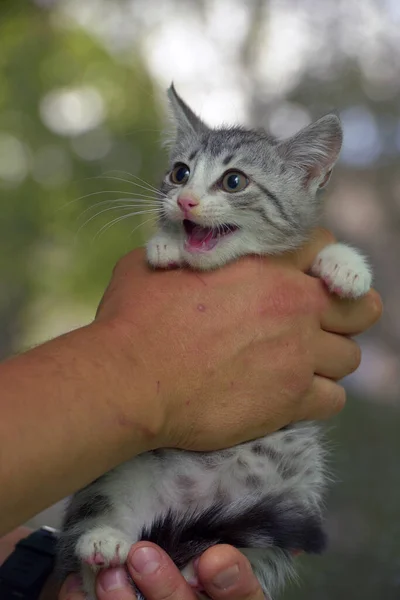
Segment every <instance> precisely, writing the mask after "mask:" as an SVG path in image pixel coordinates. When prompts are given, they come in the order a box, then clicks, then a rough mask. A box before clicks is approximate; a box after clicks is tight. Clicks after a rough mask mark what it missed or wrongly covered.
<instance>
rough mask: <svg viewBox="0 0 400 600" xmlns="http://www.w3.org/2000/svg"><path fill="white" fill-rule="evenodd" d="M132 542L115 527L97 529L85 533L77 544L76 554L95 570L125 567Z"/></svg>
mask: <svg viewBox="0 0 400 600" xmlns="http://www.w3.org/2000/svg"><path fill="white" fill-rule="evenodd" d="M130 547H131V541H130V540H128V538H127V537H126V536H124V534H123V533H121V532H120V531H118V529H114V528H113V527H108V526H104V527H96V528H94V529H91V530H89V531H88V532H86V533H84V534H83V535H82V536H81V537H80V538H79V540H78V542H77V544H76V554H77V556H79V558H80V559H81V560H82V561H83V562H84V563H86V564H87V565H90V566H91V567H93V568H96V567H116V566H118V565H123V564H124V563H125V561H126V558H127V556H128V552H129V550H130Z"/></svg>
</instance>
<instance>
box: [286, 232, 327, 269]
mask: <svg viewBox="0 0 400 600" xmlns="http://www.w3.org/2000/svg"><path fill="white" fill-rule="evenodd" d="M335 241H336V239H335V236H334V235H333V234H332V233H331V232H330V231H328V230H327V229H322V228H319V229H315V230H314V231H313V232H312V233H311V235H310V238H309V240H308V241H307V242H306V243H305V244H304V246H302V247H301V248H299V249H297V250H293V251H292V252H286V253H285V254H284V255H283V256H282V260H283V261H284V262H286V263H287V262H289V263H291V264H293V265H294V266H295V267H297V268H298V269H300V270H301V271H303V272H304V273H306V272H308V271H309V270H310V269H311V266H312V264H313V263H314V261H315V258H316V256H317V254H318V253H319V252H321V250H323V248H325V246H329V245H330V244H334V243H335Z"/></svg>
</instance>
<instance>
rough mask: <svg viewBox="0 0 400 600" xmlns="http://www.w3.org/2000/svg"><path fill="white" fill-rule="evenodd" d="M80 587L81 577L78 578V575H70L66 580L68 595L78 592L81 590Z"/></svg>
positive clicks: (81, 583)
mask: <svg viewBox="0 0 400 600" xmlns="http://www.w3.org/2000/svg"><path fill="white" fill-rule="evenodd" d="M82 585H83V582H82V577H80V576H79V575H71V576H70V577H68V579H67V585H66V590H67V592H68V594H69V593H70V592H79V591H81V589H82Z"/></svg>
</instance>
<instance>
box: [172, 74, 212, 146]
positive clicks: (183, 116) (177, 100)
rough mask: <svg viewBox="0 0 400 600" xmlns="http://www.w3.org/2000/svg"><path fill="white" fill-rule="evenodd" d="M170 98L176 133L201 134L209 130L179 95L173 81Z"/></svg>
mask: <svg viewBox="0 0 400 600" xmlns="http://www.w3.org/2000/svg"><path fill="white" fill-rule="evenodd" d="M168 98H169V105H170V107H171V112H172V119H173V122H174V124H175V127H176V135H179V134H192V135H193V134H195V135H199V134H201V133H203V132H205V131H207V130H208V127H207V125H205V124H204V123H203V121H202V120H201V119H200V118H199V117H198V116H197V115H196V114H195V113H194V112H193V111H192V109H191V108H189V106H188V105H187V104H186V103H185V102H184V101H183V100H182V98H181V97H180V96H179V94H178V93H177V91H176V89H175V86H174V84H173V83H171V86H170V88H169V89H168Z"/></svg>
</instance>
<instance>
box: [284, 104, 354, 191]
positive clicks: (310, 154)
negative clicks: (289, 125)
mask: <svg viewBox="0 0 400 600" xmlns="http://www.w3.org/2000/svg"><path fill="white" fill-rule="evenodd" d="M342 141H343V132H342V126H341V124H340V120H339V118H338V117H336V116H335V115H327V116H325V117H322V118H321V119H319V120H318V121H316V122H315V123H312V124H311V125H309V126H308V127H305V128H304V129H302V130H301V131H299V132H298V133H296V135H294V136H293V137H291V138H289V139H288V140H284V141H283V142H281V143H280V144H279V145H278V147H277V150H278V152H279V154H280V155H281V157H282V158H283V159H284V161H285V162H287V163H289V164H290V165H292V166H293V167H295V168H297V169H300V170H302V171H303V172H304V180H303V183H304V185H305V187H314V188H315V189H319V188H322V187H324V186H325V185H326V184H327V183H328V181H329V178H330V175H331V173H332V169H333V166H334V164H335V162H336V161H337V159H338V156H339V152H340V149H341V147H342Z"/></svg>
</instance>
